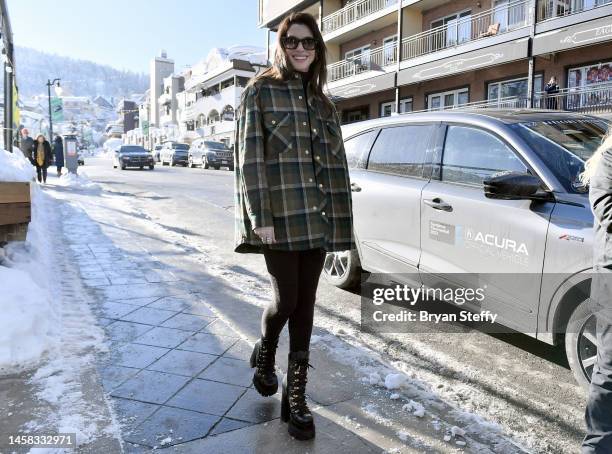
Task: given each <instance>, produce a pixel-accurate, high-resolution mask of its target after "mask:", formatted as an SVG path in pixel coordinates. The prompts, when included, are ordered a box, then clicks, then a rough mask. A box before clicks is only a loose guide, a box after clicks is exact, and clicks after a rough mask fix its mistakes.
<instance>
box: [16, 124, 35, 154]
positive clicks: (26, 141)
mask: <svg viewBox="0 0 612 454" xmlns="http://www.w3.org/2000/svg"><path fill="white" fill-rule="evenodd" d="M32 146H34V139H32V138H31V137H30V131H28V128H23V129H22V130H21V142H20V143H19V149H20V150H21V152H22V153H23V155H24V156H25V157H26V159H28V161H30V160H31V156H32Z"/></svg>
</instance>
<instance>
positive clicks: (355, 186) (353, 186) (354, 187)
mask: <svg viewBox="0 0 612 454" xmlns="http://www.w3.org/2000/svg"><path fill="white" fill-rule="evenodd" d="M351 191H353V192H360V191H361V186H359V185H358V184H357V183H351Z"/></svg>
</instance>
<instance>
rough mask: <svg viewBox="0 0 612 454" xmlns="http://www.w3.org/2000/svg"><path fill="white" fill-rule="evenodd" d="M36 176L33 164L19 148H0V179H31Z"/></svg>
mask: <svg viewBox="0 0 612 454" xmlns="http://www.w3.org/2000/svg"><path fill="white" fill-rule="evenodd" d="M35 176H36V171H35V170H34V166H33V165H32V163H31V162H30V161H28V160H27V159H26V158H25V156H24V155H23V153H22V152H21V150H20V149H19V148H17V147H13V152H12V153H9V152H8V151H6V150H1V149H0V181H25V182H27V181H32V180H33V179H34V177H35Z"/></svg>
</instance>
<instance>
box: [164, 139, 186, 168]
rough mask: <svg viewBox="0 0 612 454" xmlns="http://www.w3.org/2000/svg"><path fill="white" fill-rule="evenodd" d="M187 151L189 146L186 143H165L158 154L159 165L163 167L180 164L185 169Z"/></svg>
mask: <svg viewBox="0 0 612 454" xmlns="http://www.w3.org/2000/svg"><path fill="white" fill-rule="evenodd" d="M188 151H189V145H187V144H186V143H178V142H166V143H164V146H163V148H162V149H161V150H160V152H159V156H160V160H161V163H162V165H163V166H165V165H170V166H175V165H177V164H180V165H182V166H185V167H186V166H187V154H188Z"/></svg>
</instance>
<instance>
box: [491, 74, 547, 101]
mask: <svg viewBox="0 0 612 454" xmlns="http://www.w3.org/2000/svg"><path fill="white" fill-rule="evenodd" d="M527 82H528V80H527V77H521V78H517V79H509V80H502V81H499V82H491V83H489V84H487V100H488V101H501V100H502V99H504V98H510V97H513V98H514V97H516V98H519V99H525V98H527ZM533 90H534V92H539V91H542V90H543V86H542V75H541V74H538V75H536V76H535V80H534V84H533Z"/></svg>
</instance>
